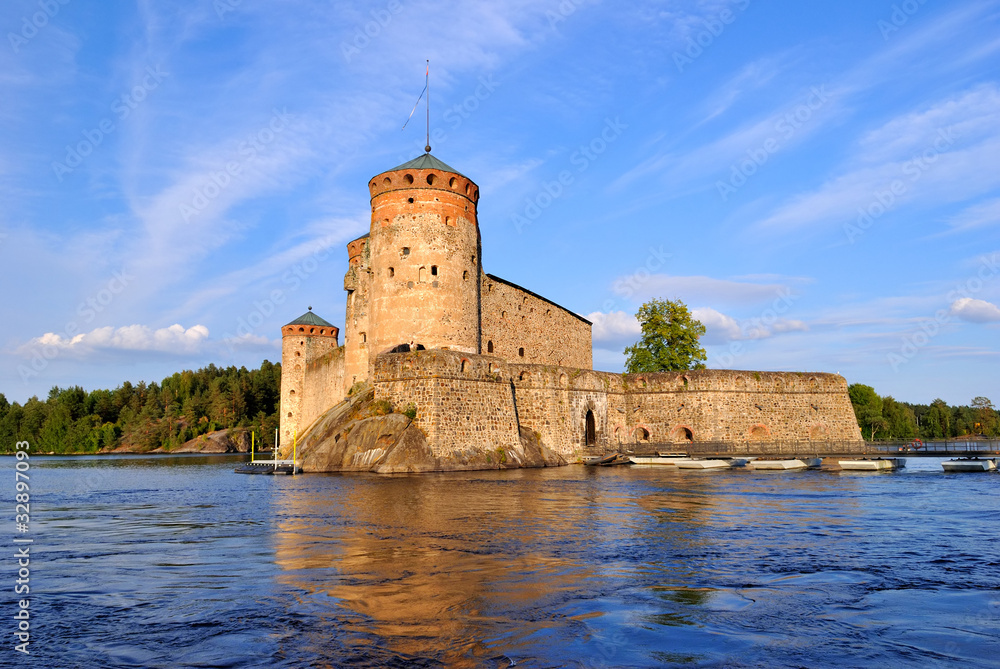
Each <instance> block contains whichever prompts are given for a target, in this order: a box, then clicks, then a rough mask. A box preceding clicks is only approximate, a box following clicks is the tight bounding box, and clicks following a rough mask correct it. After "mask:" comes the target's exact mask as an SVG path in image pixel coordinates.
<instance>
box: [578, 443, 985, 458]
mask: <svg viewBox="0 0 1000 669" xmlns="http://www.w3.org/2000/svg"><path fill="white" fill-rule="evenodd" d="M582 452H583V454H584V455H605V454H608V453H616V452H620V453H629V454H633V455H653V454H655V453H663V452H671V453H687V454H688V455H690V456H692V457H710V456H714V457H741V456H760V455H768V456H772V455H773V456H776V457H785V456H787V457H820V456H826V457H836V456H852V455H856V456H862V455H869V456H875V455H886V456H888V455H897V456H898V455H901V454H909V455H942V456H948V455H975V454H982V455H996V454H1000V440H995V439H994V440H986V439H968V440H939V441H929V442H923V443H920V442H912V441H879V442H862V441H747V442H725V441H699V442H695V443H676V442H638V443H627V444H597V445H593V446H588V447H586V448H584V449H582Z"/></svg>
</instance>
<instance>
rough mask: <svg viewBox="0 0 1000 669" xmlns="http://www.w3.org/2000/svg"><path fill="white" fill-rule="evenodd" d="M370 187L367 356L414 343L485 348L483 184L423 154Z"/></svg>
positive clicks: (467, 350)
mask: <svg viewBox="0 0 1000 669" xmlns="http://www.w3.org/2000/svg"><path fill="white" fill-rule="evenodd" d="M368 189H369V191H370V192H371V204H372V224H371V233H370V237H369V240H368V245H369V251H370V268H371V272H372V274H371V279H372V283H371V312H370V330H371V332H370V333H369V337H368V351H369V355H370V356H371V357H372V358H374V356H376V355H378V354H379V353H384V352H386V351H388V350H390V349H392V348H395V347H396V346H398V345H400V344H411V343H412V344H414V345H422V346H423V347H424V348H446V349H452V350H456V351H463V352H465V353H479V339H480V337H479V329H480V295H479V287H480V282H479V276H480V267H481V260H480V257H479V254H480V237H479V222H478V218H477V215H476V202H477V201H478V200H479V187H478V186H477V185H476V184H475V183H473V181H472V180H471V179H469V178H468V177H466V176H464V175H462V174H461V173H459V172H458V171H456V170H455V169H453V168H451V167H449V166H448V165H445V164H444V163H443V162H441V161H440V160H438V159H437V158H435V157H434V156H432V155H431V154H430V153H425V154H424V155H422V156H420V157H419V158H417V159H415V160H411V161H410V162H408V163H405V164H403V165H400V166H399V167H396V168H394V169H391V170H388V171H386V172H383V173H381V174H379V175H378V176H376V177H374V178H373V179H372V180H371V181H370V182H369V183H368Z"/></svg>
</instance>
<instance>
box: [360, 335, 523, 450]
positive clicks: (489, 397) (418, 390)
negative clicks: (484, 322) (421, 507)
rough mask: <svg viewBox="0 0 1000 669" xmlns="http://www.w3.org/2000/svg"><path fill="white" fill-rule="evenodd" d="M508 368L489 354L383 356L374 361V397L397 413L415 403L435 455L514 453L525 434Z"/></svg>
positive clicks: (417, 421)
mask: <svg viewBox="0 0 1000 669" xmlns="http://www.w3.org/2000/svg"><path fill="white" fill-rule="evenodd" d="M506 367H507V366H506V364H505V363H504V362H503V361H502V360H497V359H496V358H493V357H490V356H481V355H466V354H462V353H459V352H456V351H442V350H433V351H416V352H411V353H389V354H383V355H380V356H379V357H378V358H377V360H376V362H375V375H374V386H375V398H376V399H384V400H388V401H389V402H390V403H391V404H392V405H393V407H394V408H395V409H396V411H402V410H404V409H405V408H406V407H407V405H409V404H410V403H413V404H414V405H415V406H416V409H417V416H416V418H415V420H414V423H415V424H416V426H417V427H418V428H420V429H421V430H422V431H423V432H424V434H425V435H426V436H427V441H428V443H429V444H430V446H431V449H432V451H433V452H434V456H435V457H446V458H452V459H454V458H455V457H456V456H458V457H461V453H462V451H463V450H466V449H468V448H469V447H470V446H473V445H475V446H476V447H479V448H485V449H487V450H496V449H505V450H506V449H512V448H516V447H518V446H519V444H520V436H519V432H518V424H517V418H516V410H515V407H514V396H513V386H512V384H511V382H510V375H509V372H508V370H507V368H506Z"/></svg>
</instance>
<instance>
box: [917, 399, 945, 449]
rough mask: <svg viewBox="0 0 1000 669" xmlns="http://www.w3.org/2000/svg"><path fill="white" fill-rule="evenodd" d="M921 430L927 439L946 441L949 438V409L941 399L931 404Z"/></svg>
mask: <svg viewBox="0 0 1000 669" xmlns="http://www.w3.org/2000/svg"><path fill="white" fill-rule="evenodd" d="M921 428H922V429H921V431H922V432H923V434H924V436H925V437H927V438H928V439H947V438H948V437H950V436H951V409H950V407H949V406H948V405H947V403H945V401H944V400H943V399H941V398H938V399H936V400H934V401H933V402H931V407H930V409H929V410H928V411H927V414H926V415H925V416H924V420H923V422H922V423H921Z"/></svg>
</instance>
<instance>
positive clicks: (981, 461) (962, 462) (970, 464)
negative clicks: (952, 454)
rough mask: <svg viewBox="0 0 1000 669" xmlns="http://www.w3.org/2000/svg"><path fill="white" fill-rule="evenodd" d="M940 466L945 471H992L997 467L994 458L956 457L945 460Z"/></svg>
mask: <svg viewBox="0 0 1000 669" xmlns="http://www.w3.org/2000/svg"><path fill="white" fill-rule="evenodd" d="M941 467H942V468H943V469H944V470H945V471H946V472H993V471H996V469H997V461H996V458H957V459H955V460H945V461H944V462H942V463H941Z"/></svg>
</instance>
